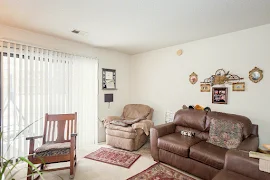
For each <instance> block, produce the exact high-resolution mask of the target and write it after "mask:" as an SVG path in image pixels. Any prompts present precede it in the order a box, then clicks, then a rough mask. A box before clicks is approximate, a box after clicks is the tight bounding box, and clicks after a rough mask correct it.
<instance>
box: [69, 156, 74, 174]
mask: <svg viewBox="0 0 270 180" xmlns="http://www.w3.org/2000/svg"><path fill="white" fill-rule="evenodd" d="M69 178H70V179H73V178H74V158H71V159H70V176H69Z"/></svg>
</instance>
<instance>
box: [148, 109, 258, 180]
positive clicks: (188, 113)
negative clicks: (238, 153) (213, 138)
mask: <svg viewBox="0 0 270 180" xmlns="http://www.w3.org/2000/svg"><path fill="white" fill-rule="evenodd" d="M212 118H215V119H222V120H228V119H229V120H232V121H237V122H242V123H243V125H244V128H243V136H244V137H243V141H242V143H241V144H240V145H239V147H238V148H237V149H239V150H246V151H250V150H251V151H256V150H257V149H258V146H259V138H258V126H257V125H253V124H252V123H251V121H250V120H249V119H248V118H247V117H244V116H240V115H234V114H226V113H221V112H209V113H206V112H204V111H198V110H188V109H186V110H179V111H178V112H176V114H175V117H174V121H173V122H172V123H168V124H163V125H159V126H155V127H154V128H151V130H150V144H151V155H152V157H153V159H154V160H155V161H157V162H159V161H160V162H164V163H166V164H169V165H172V166H174V167H176V168H178V169H180V170H183V171H186V172H188V173H190V174H193V175H195V176H197V177H199V178H202V179H206V180H210V179H212V178H214V176H216V174H217V173H218V172H219V171H220V170H222V169H223V167H224V164H225V154H226V152H227V151H228V149H225V148H221V147H218V146H215V145H212V144H210V143H207V142H206V140H207V139H208V136H209V129H210V121H211V119H212ZM181 130H188V131H192V132H194V133H195V137H188V136H183V135H181V133H180V131H181Z"/></svg>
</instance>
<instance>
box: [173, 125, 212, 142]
mask: <svg viewBox="0 0 270 180" xmlns="http://www.w3.org/2000/svg"><path fill="white" fill-rule="evenodd" d="M183 130H184V131H191V132H194V133H195V136H196V137H198V138H200V139H202V140H205V141H206V140H207V139H208V137H209V133H208V132H201V131H198V130H196V129H193V128H188V127H183V126H176V128H175V132H179V133H181V131H183Z"/></svg>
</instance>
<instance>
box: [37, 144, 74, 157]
mask: <svg viewBox="0 0 270 180" xmlns="http://www.w3.org/2000/svg"><path fill="white" fill-rule="evenodd" d="M69 152H70V142H65V143H46V144H43V145H42V146H40V147H39V148H37V149H36V150H35V153H36V154H35V155H36V156H39V157H44V156H57V155H65V154H69Z"/></svg>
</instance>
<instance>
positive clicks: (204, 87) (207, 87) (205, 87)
mask: <svg viewBox="0 0 270 180" xmlns="http://www.w3.org/2000/svg"><path fill="white" fill-rule="evenodd" d="M210 89H211V84H201V92H210Z"/></svg>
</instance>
